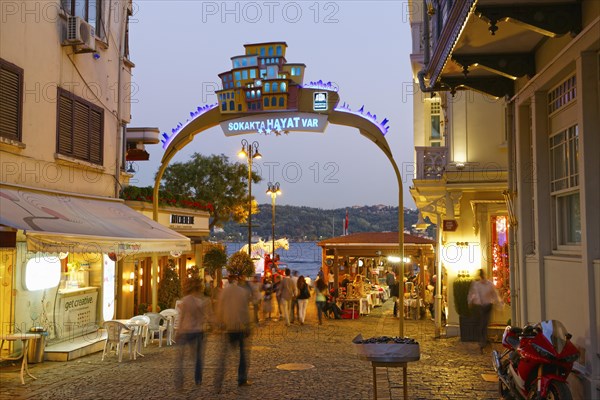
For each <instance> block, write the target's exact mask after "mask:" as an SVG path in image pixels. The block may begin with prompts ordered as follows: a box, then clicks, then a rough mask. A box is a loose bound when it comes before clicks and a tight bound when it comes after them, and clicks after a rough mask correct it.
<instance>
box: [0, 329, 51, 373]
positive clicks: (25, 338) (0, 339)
mask: <svg viewBox="0 0 600 400" xmlns="http://www.w3.org/2000/svg"><path fill="white" fill-rule="evenodd" d="M41 337H42V334H41V333H11V334H5V335H0V349H2V347H4V341H6V340H8V341H16V340H20V341H21V342H22V343H23V346H22V347H21V354H20V355H19V356H17V357H5V358H0V360H2V361H3V360H18V359H19V358H22V359H23V360H22V361H21V374H20V376H21V384H22V385H24V384H25V377H24V372H26V373H27V375H29V376H30V377H32V378H33V379H37V378H36V377H35V376H33V375H31V372H29V366H28V365H27V350H28V349H29V341H30V340H33V339H40V338H41Z"/></svg>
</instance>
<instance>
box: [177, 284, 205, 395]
mask: <svg viewBox="0 0 600 400" xmlns="http://www.w3.org/2000/svg"><path fill="white" fill-rule="evenodd" d="M184 290H185V294H186V295H185V296H184V297H183V299H181V302H180V303H179V306H178V308H179V327H178V329H177V337H176V339H175V343H177V345H178V346H179V357H178V359H177V361H176V363H177V364H176V368H175V388H176V389H177V390H181V389H182V388H183V375H184V373H183V362H184V359H185V358H186V357H185V356H186V352H187V351H186V350H187V349H189V351H190V352H191V354H192V355H193V356H194V357H193V359H194V363H195V365H194V382H196V385H200V384H201V383H202V369H203V361H204V343H205V335H204V332H205V330H206V329H207V328H208V327H209V324H210V322H211V321H212V317H213V314H212V302H211V300H210V298H209V297H206V296H204V294H203V293H204V285H203V282H202V280H201V279H200V278H191V279H188V281H187V282H186V284H185V289H184Z"/></svg>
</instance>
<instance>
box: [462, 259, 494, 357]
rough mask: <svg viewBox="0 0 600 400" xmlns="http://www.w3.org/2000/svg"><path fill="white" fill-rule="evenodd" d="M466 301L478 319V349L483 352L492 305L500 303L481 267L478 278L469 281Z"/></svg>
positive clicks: (492, 285)
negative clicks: (471, 281)
mask: <svg viewBox="0 0 600 400" xmlns="http://www.w3.org/2000/svg"><path fill="white" fill-rule="evenodd" d="M468 302H469V305H471V306H473V308H474V310H475V315H476V316H477V317H478V319H479V321H478V328H477V329H478V330H477V333H478V336H479V351H480V352H481V353H482V354H483V348H484V347H485V346H486V344H487V342H488V340H487V327H488V324H489V322H490V316H491V315H492V306H493V305H494V304H501V303H502V299H500V295H499V294H498V291H497V290H496V287H495V286H494V284H493V283H492V282H491V281H489V280H487V279H486V277H485V272H484V271H483V269H480V270H479V279H478V280H476V281H473V283H471V287H470V288H469V295H468Z"/></svg>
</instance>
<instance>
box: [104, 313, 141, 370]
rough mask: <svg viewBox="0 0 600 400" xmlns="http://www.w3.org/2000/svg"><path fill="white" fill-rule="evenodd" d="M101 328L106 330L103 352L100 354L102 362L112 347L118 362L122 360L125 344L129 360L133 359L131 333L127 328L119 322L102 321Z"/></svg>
mask: <svg viewBox="0 0 600 400" xmlns="http://www.w3.org/2000/svg"><path fill="white" fill-rule="evenodd" d="M102 327H103V328H104V329H106V333H107V337H106V342H104V351H103V352H102V361H104V356H105V355H106V354H107V353H109V352H110V351H111V350H112V348H113V346H116V353H117V355H118V356H119V362H121V361H122V360H123V348H124V347H125V344H127V348H128V350H129V358H130V359H131V358H132V357H133V353H132V351H131V350H132V349H131V343H132V331H131V330H129V329H128V328H127V326H126V325H125V324H123V323H121V322H119V321H104V323H103V324H102Z"/></svg>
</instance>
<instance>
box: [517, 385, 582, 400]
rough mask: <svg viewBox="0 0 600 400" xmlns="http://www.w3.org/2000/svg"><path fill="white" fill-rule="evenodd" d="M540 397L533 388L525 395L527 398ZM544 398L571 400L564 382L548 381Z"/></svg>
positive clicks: (529, 399) (531, 399) (530, 399)
mask: <svg viewBox="0 0 600 400" xmlns="http://www.w3.org/2000/svg"><path fill="white" fill-rule="evenodd" d="M538 399H540V398H539V397H538V395H537V393H536V389H535V388H533V389H532V390H531V391H530V392H529V396H527V400H538ZM540 400H541V399H540ZM544 400H573V396H572V395H571V390H570V389H569V386H568V385H567V384H566V383H564V382H550V385H549V386H548V393H547V394H546V397H545V399H544Z"/></svg>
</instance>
